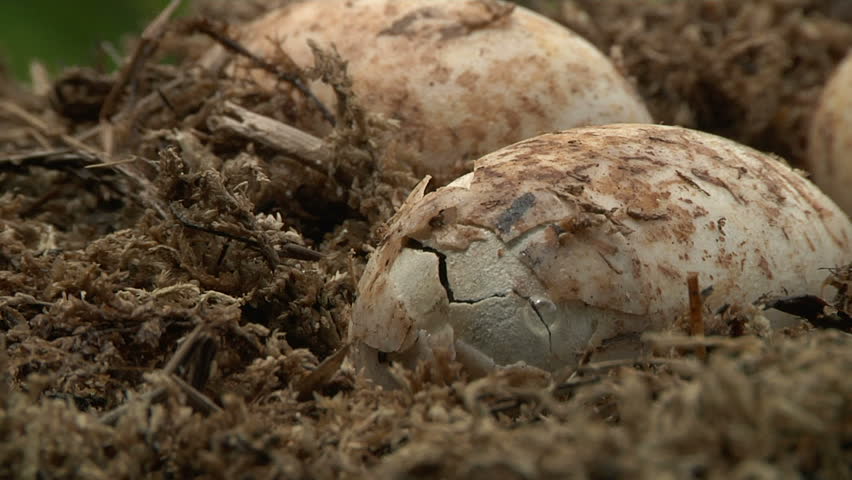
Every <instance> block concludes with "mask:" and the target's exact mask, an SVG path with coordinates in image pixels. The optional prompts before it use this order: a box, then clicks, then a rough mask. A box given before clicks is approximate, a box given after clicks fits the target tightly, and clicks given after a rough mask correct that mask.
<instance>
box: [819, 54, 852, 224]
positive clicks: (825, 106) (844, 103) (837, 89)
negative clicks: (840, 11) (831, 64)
mask: <svg viewBox="0 0 852 480" xmlns="http://www.w3.org/2000/svg"><path fill="white" fill-rule="evenodd" d="M808 169H809V170H810V171H811V172H812V173H813V181H814V183H816V184H817V185H818V186H819V187H820V188H822V190H823V191H824V192H825V193H826V194H827V195H828V196H830V197H831V198H833V199H834V201H835V202H837V204H838V205H840V207H841V208H843V210H844V211H845V212H846V214H847V215H848V214H850V213H852V53H850V54H849V55H847V56H846V59H845V60H844V61H843V62H842V63H841V64H840V65H839V66H838V67H837V70H836V71H835V72H834V74H832V76H831V78H830V79H829V82H828V84H827V85H826V87H825V90H823V93H822V95H821V97H820V101H819V104H818V106H817V110H816V112H815V113H814V117H813V120H812V122H811V128H810V135H809V140H808Z"/></svg>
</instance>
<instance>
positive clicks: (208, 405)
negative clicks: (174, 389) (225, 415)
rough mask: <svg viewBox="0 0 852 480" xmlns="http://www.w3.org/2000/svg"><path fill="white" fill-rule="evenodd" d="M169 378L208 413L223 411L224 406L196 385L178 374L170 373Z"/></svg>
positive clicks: (194, 403)
mask: <svg viewBox="0 0 852 480" xmlns="http://www.w3.org/2000/svg"><path fill="white" fill-rule="evenodd" d="M169 379H170V380H171V381H173V382H175V384H177V386H178V387H180V389H181V390H183V392H184V393H185V394H186V397H187V399H188V400H189V401H190V402H191V403H192V405H193V406H194V407H195V408H196V409H197V410H200V411H202V412H204V413H206V414H207V415H210V414H211V413H216V412H221V411H222V408H221V407H219V405H216V402H214V401H213V400H211V399H210V397H208V396H207V395H204V394H203V393H201V392H199V391H198V390H197V389H196V388H195V387H193V386H192V385H190V384H188V383H186V381H184V379H182V378H180V377H178V376H177V375H169Z"/></svg>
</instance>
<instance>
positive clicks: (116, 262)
mask: <svg viewBox="0 0 852 480" xmlns="http://www.w3.org/2000/svg"><path fill="white" fill-rule="evenodd" d="M226 3H227V2H213V1H208V2H201V3H199V4H197V5H194V6H193V8H194V12H193V15H191V16H190V18H188V19H184V20H178V21H171V22H166V21H162V22H153V23H152V26H151V27H150V28H149V29H148V30H146V32H145V33H144V34H142V35H141V36H140V37H139V40H138V43H139V44H140V45H143V46H144V47H145V48H140V49H138V50H135V51H133V50H131V51H129V52H128V55H129V58H132V59H136V60H137V61H136V62H130V61H128V62H126V63H125V64H124V65H123V66H122V68H121V69H120V70H119V72H117V73H111V74H105V73H101V72H97V71H93V70H90V69H86V68H76V69H69V70H66V71H64V72H62V73H61V74H59V75H58V76H57V77H55V78H48V77H47V76H45V75H38V74H36V75H35V76H34V78H33V81H32V84H31V85H30V86H27V87H24V86H21V85H18V84H16V83H15V82H14V81H13V80H11V78H10V77H9V75H8V73H2V72H0V77H2V78H0V332H1V333H2V343H3V354H2V357H0V375H2V376H3V382H2V383H0V438H2V440H0V477H3V478H70V477H83V478H114V477H118V478H140V477H153V478H188V477H196V476H197V477H207V478H341V477H342V478H491V477H494V478H551V477H552V478H563V477H566V476H569V477H577V478H664V477H668V478H692V477H694V478H720V477H723V476H726V477H733V478H778V477H781V476H789V477H800V476H806V477H809V478H849V477H850V476H852V461H850V458H852V377H850V376H849V375H848V372H849V371H850V370H852V337H850V335H849V333H848V331H849V317H848V297H847V295H846V293H847V286H848V283H849V281H850V280H849V278H850V275H849V271H848V270H847V269H838V270H837V271H835V272H834V277H833V278H834V283H835V286H836V287H838V289H837V290H838V291H839V292H840V293H839V294H838V295H837V296H836V297H833V298H827V299H825V300H826V302H823V301H822V300H820V299H814V298H809V299H801V300H800V301H799V302H798V307H799V308H798V310H797V311H798V312H799V313H801V314H802V315H804V316H805V317H807V318H808V319H809V320H810V321H811V323H809V324H806V325H805V326H803V327H801V328H797V329H793V330H786V331H782V332H777V333H770V332H767V331H766V330H765V329H764V328H763V327H762V322H763V320H762V317H761V315H760V314H759V312H757V311H756V312H752V313H753V314H752V315H750V316H745V317H742V318H735V319H725V321H724V322H718V321H717V322H716V323H715V324H716V325H723V326H724V328H719V329H718V331H714V332H711V333H715V334H717V335H715V336H709V337H706V338H691V337H681V336H671V335H656V336H649V337H648V338H647V341H648V342H649V343H651V344H653V345H655V346H656V347H657V348H656V351H657V352H659V355H658V356H657V357H654V358H651V359H647V360H643V361H642V362H639V363H622V364H604V365H584V366H583V367H582V368H581V369H580V370H578V371H575V372H558V373H557V374H553V375H551V374H545V373H537V372H532V371H530V370H519V369H508V370H505V371H502V372H500V373H496V374H493V375H491V376H488V377H485V378H482V379H469V378H467V377H466V376H465V374H464V373H463V372H461V371H460V369H459V367H458V365H456V364H454V363H453V362H451V361H449V360H440V359H439V361H437V362H436V363H434V364H430V365H423V366H422V367H421V368H420V369H418V370H417V371H416V372H407V371H403V370H398V371H396V372H395V375H396V376H397V377H398V379H399V381H400V383H401V384H402V385H403V386H404V388H402V389H400V390H397V391H391V392H389V391H384V390H379V389H376V388H374V387H372V386H371V384H370V383H369V382H368V381H367V380H365V379H364V378H361V377H360V376H358V375H356V374H355V372H354V371H353V369H352V367H351V365H350V364H349V363H348V362H347V361H346V360H345V355H346V345H345V338H346V325H347V322H348V319H349V314H350V313H349V312H350V305H351V303H352V301H353V299H354V296H355V294H356V292H355V285H356V282H357V279H358V277H359V275H360V273H361V271H362V270H363V267H364V264H365V262H366V259H367V257H368V255H369V253H370V252H371V251H372V247H373V246H374V245H375V244H376V241H377V239H378V238H379V237H380V234H381V229H382V223H383V221H385V220H386V219H387V218H389V216H390V215H391V214H392V213H393V211H394V209H395V208H396V207H398V206H399V205H400V203H401V202H402V201H403V200H404V198H405V195H406V194H407V193H408V191H409V189H410V188H411V187H412V186H413V185H414V184H415V183H416V181H417V179H416V178H414V177H413V176H412V175H411V174H410V172H408V171H407V170H406V169H405V167H403V166H401V165H397V164H395V163H394V155H393V152H391V151H388V150H387V149H386V148H384V147H383V145H382V143H381V142H380V141H378V140H377V139H378V138H384V137H385V136H386V135H384V134H383V135H378V134H377V133H378V132H384V133H386V132H387V131H391V132H392V131H393V129H394V128H398V126H395V125H392V124H390V123H389V122H387V121H385V120H384V119H383V118H381V117H378V116H375V115H373V114H371V113H370V112H369V111H365V110H364V109H363V108H362V107H361V106H360V105H359V103H358V98H357V97H356V96H355V95H354V94H353V93H352V92H351V85H350V83H349V80H348V77H347V73H346V68H345V62H344V61H343V59H340V58H337V57H336V55H335V53H334V52H333V51H322V50H318V51H316V53H315V54H316V57H317V66H316V68H314V69H312V70H310V71H296V70H294V69H292V68H290V69H287V68H279V67H271V66H270V65H267V64H266V63H264V62H263V60H264V59H260V61H258V63H257V66H258V68H266V69H269V68H277V70H276V71H275V72H273V73H274V74H276V75H278V76H279V78H281V83H280V90H279V91H278V92H275V93H270V92H268V91H266V90H264V89H262V88H259V87H258V86H256V85H253V84H251V83H250V82H247V81H241V82H238V81H234V80H231V79H228V78H225V77H224V76H223V75H221V74H219V73H216V72H209V71H205V70H204V69H201V68H197V61H198V59H199V58H200V56H201V55H202V54H203V52H204V51H205V50H206V49H207V48H208V47H209V46H210V45H212V44H213V43H215V42H220V43H221V42H224V41H227V39H228V38H230V34H229V32H231V30H229V28H228V27H227V23H228V22H230V23H233V24H236V23H238V22H240V21H243V20H247V19H250V18H252V17H254V16H256V15H258V14H259V13H260V12H262V11H264V10H265V9H266V8H269V6H270V4H261V3H260V2H245V4H244V5H242V6H241V7H240V8H239V9H233V8H230V7H227V5H226ZM240 3H241V4H242V2H240ZM278 3H285V2H278ZM525 3H526V4H527V5H529V6H531V7H533V8H536V9H538V10H540V11H542V12H543V13H545V14H547V15H549V16H551V17H552V18H554V19H556V20H558V21H560V22H563V23H565V24H566V25H568V26H570V27H571V28H574V29H575V30H576V31H578V32H579V33H581V34H583V35H584V36H586V38H588V39H589V40H591V41H592V42H593V43H595V44H596V45H597V46H598V47H600V48H601V49H602V50H603V51H605V52H607V53H609V54H610V55H611V56H612V57H613V58H614V59H615V60H616V61H617V62H618V64H619V65H620V67H621V68H622V69H623V71H624V72H625V73H626V74H627V75H629V76H630V77H631V78H632V79H633V81H634V82H635V83H636V86H637V88H638V90H639V91H640V92H641V94H642V95H643V97H644V98H645V99H646V101H647V102H648V104H649V106H650V108H651V110H652V113H653V114H654V116H655V118H656V119H658V120H659V121H662V122H664V123H669V124H680V125H684V126H688V127H693V128H699V129H702V130H707V131H712V132H715V133H720V134H722V135H725V136H728V137H730V138H733V139H735V140H738V141H741V142H744V143H747V144H750V145H753V146H756V147H757V148H761V149H764V150H769V151H772V152H774V153H778V154H780V155H782V156H785V157H786V158H787V159H788V160H789V161H790V162H791V163H793V164H801V159H802V154H803V152H804V147H805V142H806V138H805V137H804V135H803V132H805V131H806V126H807V122H808V119H809V115H810V112H811V111H812V109H813V107H814V104H815V101H816V98H817V96H818V94H819V92H820V90H821V87H822V85H823V84H824V82H825V80H826V78H827V76H828V75H829V73H830V72H831V70H832V68H833V66H834V65H835V64H836V63H837V62H838V61H839V60H840V59H841V58H842V56H843V55H844V53H845V52H846V51H847V50H848V49H849V48H850V46H852V10H850V8H849V6H848V3H847V2H844V1H829V0H761V1H754V2H740V1H736V0H716V1H709V0H707V1H696V2H673V1H659V0H607V1H585V0H574V1H563V2H545V1H530V2H525ZM233 54H234V55H245V52H234V53H233ZM175 58H177V63H174V59H175ZM165 59H171V60H172V61H171V62H166V61H164V60H165ZM265 60H267V61H270V60H274V59H265ZM34 72H36V73H38V72H39V69H34ZM311 79H322V80H323V81H326V82H328V83H330V84H332V85H333V86H334V87H335V89H336V91H337V92H338V98H340V99H342V100H343V101H341V102H340V103H339V107H338V108H336V109H335V111H323V108H325V107H324V106H320V105H318V104H317V103H316V102H315V101H313V100H312V99H311V96H310V94H309V92H308V91H307V89H306V88H304V86H305V85H307V84H309V81H310V80H311ZM328 117H333V121H334V127H333V129H331V128H330V127H331V125H330V123H329V125H327V127H328V129H331V130H332V133H331V134H330V135H328V136H325V137H322V138H320V137H317V136H311V135H310V134H312V133H316V132H311V131H304V130H307V129H308V126H310V125H316V124H317V121H318V120H317V119H323V118H328ZM290 127H292V129H291V128H290ZM293 129H302V130H293ZM273 134H274V135H273ZM275 135H279V136H275ZM281 136H283V137H281ZM282 138H283V140H282ZM312 147H318V148H317V149H312ZM788 307H789V306H788ZM704 352H706V354H705V353H704Z"/></svg>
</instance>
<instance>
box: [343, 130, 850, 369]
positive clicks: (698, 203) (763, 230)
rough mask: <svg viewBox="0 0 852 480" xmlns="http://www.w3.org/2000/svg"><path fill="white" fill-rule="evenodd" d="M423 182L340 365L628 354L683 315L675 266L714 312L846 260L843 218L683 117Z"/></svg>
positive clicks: (547, 143)
mask: <svg viewBox="0 0 852 480" xmlns="http://www.w3.org/2000/svg"><path fill="white" fill-rule="evenodd" d="M425 187H426V185H425V181H424V182H421V184H420V185H419V186H418V188H417V189H415V191H414V192H412V194H411V195H410V196H409V199H408V200H407V201H406V203H405V204H404V205H403V206H402V208H401V209H400V210H399V212H398V213H397V214H396V215H395V216H394V218H393V219H392V220H391V222H390V224H389V226H388V230H387V233H386V236H385V237H384V239H383V240H382V244H381V245H380V246H379V247H378V249H377V250H376V251H375V252H374V253H373V255H372V257H371V258H370V260H369V262H368V265H367V268H366V270H365V272H364V275H363V277H362V278H361V280H360V283H359V286H358V298H357V301H356V303H355V305H354V308H353V315H352V320H351V323H350V326H349V337H350V340H351V341H352V343H353V345H354V347H355V353H354V356H353V361H354V362H355V363H356V364H357V365H358V366H359V367H360V368H364V369H366V371H367V373H368V374H369V375H370V376H371V377H373V378H374V379H376V380H377V381H378V382H379V383H383V384H391V383H392V382H391V380H390V377H388V374H387V369H386V367H387V366H388V363H389V361H393V360H396V361H399V362H401V363H403V364H404V365H408V366H413V365H414V364H415V363H416V362H417V361H418V360H420V359H426V358H428V357H429V355H430V352H434V349H435V348H436V347H441V348H444V349H446V351H450V352H451V353H452V354H453V355H455V357H456V358H457V359H459V360H460V361H461V362H462V363H463V364H464V365H466V366H467V367H468V368H469V369H470V370H471V371H472V372H474V373H476V372H482V371H487V370H489V369H491V368H493V367H494V366H495V365H507V364H513V363H516V362H524V363H526V364H528V365H532V366H535V367H539V368H543V369H547V370H555V369H558V368H561V367H565V366H575V365H576V364H577V362H578V360H579V359H580V357H581V356H584V355H589V354H592V357H591V358H592V360H595V361H597V360H602V359H611V358H625V357H629V356H634V355H637V354H640V353H641V342H640V340H639V336H640V335H641V334H642V333H643V332H645V331H649V330H663V329H667V328H670V327H671V326H672V325H673V323H674V322H675V321H676V319H678V318H679V317H682V316H684V315H685V314H686V313H687V311H688V299H687V292H688V291H687V288H686V279H687V274H688V273H689V272H697V273H698V275H699V279H700V281H701V284H702V286H711V285H712V287H713V292H714V293H713V294H712V295H711V296H710V297H709V298H708V299H707V300H706V301H707V304H706V307H707V308H708V309H709V310H710V311H715V310H717V309H718V308H720V307H721V306H723V305H731V306H734V307H738V306H741V307H746V306H748V305H749V304H752V303H753V302H755V301H757V300H759V299H760V298H762V297H763V296H764V295H794V294H806V293H819V291H820V287H821V283H822V282H823V280H824V279H825V278H826V276H827V275H828V272H827V271H826V268H827V267H835V266H839V265H843V264H846V263H848V262H850V260H852V252H850V236H852V225H850V222H849V220H848V218H847V217H846V215H845V214H844V213H843V212H842V211H841V210H840V209H839V208H838V207H837V206H836V205H834V204H833V203H832V202H831V200H829V199H828V198H827V197H826V196H825V195H823V194H822V193H821V192H820V191H819V190H818V189H817V188H816V187H814V186H813V185H812V184H811V183H810V182H808V181H807V180H806V179H805V178H803V177H802V176H800V175H799V174H797V173H795V172H794V171H793V170H792V169H790V168H789V167H787V166H786V165H785V164H783V163H782V162H780V161H778V160H777V159H775V158H772V157H770V156H768V155H764V154H762V153H760V152H757V151H755V150H752V149H750V148H747V147H745V146H742V145H739V144H737V143H734V142H733V141H730V140H727V139H724V138H721V137H717V136H714V135H711V134H707V133H702V132H698V131H694V130H688V129H684V128H679V127H666V126H656V125H627V124H621V125H609V126H599V127H584V128H577V129H573V130H568V131H565V132H562V133H553V134H546V135H541V136H538V137H535V138H532V139H528V140H525V141H521V142H519V143H516V144H514V145H511V146H508V147H505V148H503V149H501V150H498V151H496V152H494V153H491V154H489V155H486V156H485V157H483V158H482V159H480V160H479V161H477V162H476V168H475V170H474V171H473V172H472V173H469V174H467V175H465V176H463V177H461V178H459V179H457V180H456V181H454V182H452V183H451V184H449V185H448V186H446V187H443V188H440V189H438V190H436V191H434V192H432V193H428V194H424V191H425ZM770 320H771V318H770Z"/></svg>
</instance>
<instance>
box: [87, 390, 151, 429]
mask: <svg viewBox="0 0 852 480" xmlns="http://www.w3.org/2000/svg"><path fill="white" fill-rule="evenodd" d="M166 392H167V390H166V387H157V388H155V389H153V390H151V391H148V392H145V393H143V394H142V395H140V396H139V397H138V398H136V399H135V400H136V401H140V402H145V403H153V402H159V401H161V400H163V399H165V398H166ZM128 410H130V403H125V404H124V405H121V406H119V407H116V408H114V409H112V410H110V411H109V412H107V413H105V414H103V415H101V418H100V421H101V423H103V424H104V425H115V424H116V422H118V419H119V418H121V417H122V416H124V414H125V413H127V411H128Z"/></svg>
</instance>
